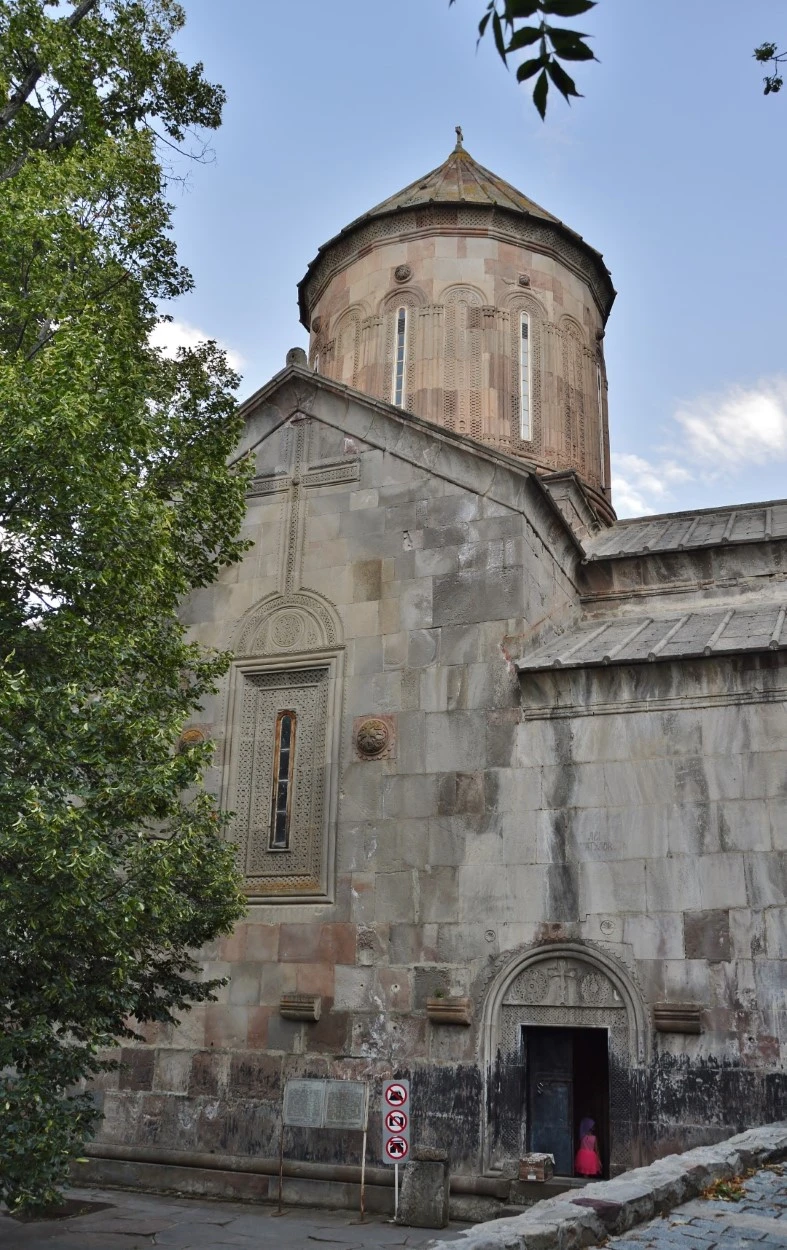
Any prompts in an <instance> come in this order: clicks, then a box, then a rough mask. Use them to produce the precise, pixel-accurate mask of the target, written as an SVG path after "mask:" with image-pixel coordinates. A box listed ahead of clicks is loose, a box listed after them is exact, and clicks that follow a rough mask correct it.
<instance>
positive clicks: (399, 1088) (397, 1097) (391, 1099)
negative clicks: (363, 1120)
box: [385, 1085, 407, 1107]
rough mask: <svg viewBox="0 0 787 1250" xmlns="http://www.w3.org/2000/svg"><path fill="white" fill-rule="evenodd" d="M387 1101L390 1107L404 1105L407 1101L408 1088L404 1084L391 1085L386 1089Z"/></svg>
mask: <svg viewBox="0 0 787 1250" xmlns="http://www.w3.org/2000/svg"><path fill="white" fill-rule="evenodd" d="M385 1101H386V1102H387V1103H388V1106H389V1107H403V1106H404V1104H405V1103H406V1102H407V1090H406V1089H405V1087H404V1085H389V1086H388V1088H387V1089H386V1091H385Z"/></svg>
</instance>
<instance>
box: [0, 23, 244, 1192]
mask: <svg viewBox="0 0 787 1250" xmlns="http://www.w3.org/2000/svg"><path fill="white" fill-rule="evenodd" d="M183 20H184V15H183V11H182V9H181V8H180V6H179V5H178V4H176V3H174V2H173V0H81V2H80V3H76V2H69V3H65V4H62V5H59V4H58V0H0V49H2V51H0V101H1V102H2V107H1V108H0V237H2V240H3V247H2V251H1V252H0V397H1V398H0V404H2V420H1V421H0V647H1V648H2V650H1V651H0V657H2V674H1V675H0V777H1V778H2V780H0V1070H2V1072H3V1075H2V1076H1V1077H0V1197H2V1198H4V1199H5V1200H6V1202H8V1204H9V1206H10V1207H11V1208H12V1209H16V1208H22V1207H25V1206H35V1205H41V1204H45V1203H48V1202H50V1201H52V1200H53V1199H54V1198H55V1196H56V1194H57V1189H58V1186H59V1185H60V1184H61V1183H62V1181H63V1179H64V1178H65V1176H66V1175H67V1169H68V1163H69V1159H70V1157H72V1156H73V1154H74V1152H75V1151H77V1150H78V1149H79V1146H80V1144H81V1142H82V1141H83V1140H84V1138H85V1136H86V1135H88V1134H89V1133H90V1132H91V1130H92V1129H93V1128H94V1126H95V1123H96V1121H97V1111H96V1108H95V1106H94V1104H93V1101H92V1099H91V1097H90V1096H89V1094H88V1093H87V1092H86V1091H85V1088H84V1086H85V1082H86V1081H87V1080H89V1078H90V1077H91V1076H93V1075H95V1074H96V1073H98V1072H100V1071H101V1070H102V1068H104V1067H105V1066H106V1065H107V1063H108V1060H107V1059H106V1057H105V1056H104V1055H103V1054H102V1048H107V1047H111V1046H113V1045H114V1044H115V1043H116V1041H117V1039H120V1038H134V1037H140V1036H141V1034H140V1027H141V1026H143V1025H145V1024H148V1023H151V1022H159V1023H167V1022H170V1023H171V1022H173V1021H174V1020H175V1018H176V1013H178V1012H181V1011H182V1010H184V1009H186V1008H187V1007H188V1005H189V1004H190V1003H192V1002H195V1001H204V1000H206V999H209V998H211V997H213V996H214V991H215V987H216V983H215V982H207V981H203V980H201V979H200V973H199V968H198V965H197V963H196V961H195V959H194V957H193V954H192V952H193V951H194V950H195V949H197V948H198V947H200V946H201V945H202V944H203V943H204V942H205V941H206V940H208V939H209V938H211V937H213V936H215V935H216V934H218V933H221V932H227V931H228V930H229V929H230V928H231V927H232V925H233V923H234V922H235V921H236V919H237V918H238V917H239V916H240V915H241V914H242V911H243V903H242V898H241V895H240V891H239V887H238V880H237V877H236V874H235V869H234V863H233V856H232V852H231V848H230V847H229V846H228V845H227V843H226V841H225V839H224V837H223V828H222V819H223V818H222V816H221V814H220V813H219V812H218V811H217V808H216V805H215V802H214V800H213V799H212V797H211V796H210V795H209V794H207V793H206V792H205V790H204V788H203V785H202V775H203V771H204V768H205V766H206V764H207V762H208V759H209V757H210V754H211V747H210V744H209V743H203V744H197V745H196V746H194V747H193V748H192V749H189V750H180V751H179V750H177V749H176V744H177V742H178V739H179V735H180V732H181V729H182V726H183V724H184V721H185V720H186V719H187V718H188V717H189V716H191V715H192V714H193V712H194V710H195V709H196V708H198V707H199V705H200V702H201V700H202V698H203V697H204V695H205V694H206V692H207V691H209V690H211V689H212V688H213V687H214V686H215V682H216V680H217V678H218V677H219V676H220V674H221V673H222V672H223V671H224V670H225V669H226V666H227V663H228V657H227V656H226V655H221V654H212V653H209V652H206V651H204V650H203V649H201V648H199V647H198V646H196V645H195V644H193V643H189V642H188V641H187V639H186V636H185V633H184V630H183V627H182V626H181V625H180V624H179V623H178V619H177V616H176V609H177V606H178V603H179V602H180V601H181V600H182V598H183V596H185V595H187V594H189V593H190V592H191V591H194V590H195V589H198V588H199V587H202V586H205V585H207V584H208V583H210V582H211V581H213V580H214V579H215V577H216V576H217V573H218V571H219V569H220V568H221V567H222V566H223V565H225V564H226V563H228V562H232V561H234V560H236V559H238V557H239V555H240V553H241V551H242V550H243V548H244V544H243V542H242V541H241V540H240V539H239V538H238V531H239V528H240V524H241V521H242V518H243V515H244V488H245V481H246V477H247V469H246V468H245V467H244V466H243V465H241V466H239V467H236V468H234V469H233V468H229V467H228V462H229V457H230V455H231V452H232V449H233V447H234V445H235V443H236V441H237V438H238V435H239V432H240V423H239V418H238V416H237V411H236V406H235V400H234V394H233V392H234V389H235V387H236V386H237V382H238V379H237V377H236V375H235V374H234V373H233V372H232V371H231V370H230V369H229V367H228V365H227V362H226V359H225V357H224V354H223V353H222V352H221V351H220V350H219V349H218V347H217V346H216V344H215V343H204V344H202V345H201V346H200V347H198V348H196V349H194V350H190V351H181V352H180V353H179V356H178V358H177V359H176V360H169V359H165V358H164V357H163V355H162V354H161V353H160V352H158V351H155V350H153V349H151V347H150V346H149V343H148V337H149V334H150V331H151V328H152V327H153V326H154V325H155V324H156V322H157V320H158V319H159V318H158V314H157V302H158V301H159V300H161V299H165V298H173V297H175V296H177V295H179V294H181V293H183V292H184V291H186V290H187V289H188V288H189V286H190V284H191V279H190V276H189V274H188V273H187V272H186V271H185V270H184V269H183V268H181V267H180V266H179V264H178V261H177V257H176V253H175V248H174V244H173V242H172V240H171V238H170V235H169V229H170V220H171V207H170V205H169V204H168V203H167V200H166V178H165V176H164V173H163V171H162V163H161V159H160V152H161V144H162V143H166V144H174V145H180V144H181V143H182V142H183V141H184V140H185V139H186V137H187V135H188V134H189V133H190V132H191V130H192V128H193V127H208V128H214V127H216V126H217V125H218V124H219V121H220V115H221V105H222V101H223V94H222V92H221V89H220V88H218V87H215V86H212V85H211V84H209V83H207V82H206V81H205V79H204V77H203V72H202V66H201V65H195V66H193V67H189V66H186V65H184V64H182V63H181V62H180V61H179V60H178V58H177V57H176V55H175V53H174V51H173V49H172V46H171V45H172V37H173V35H174V34H175V32H176V31H177V30H178V29H179V28H180V26H181V25H182V24H183Z"/></svg>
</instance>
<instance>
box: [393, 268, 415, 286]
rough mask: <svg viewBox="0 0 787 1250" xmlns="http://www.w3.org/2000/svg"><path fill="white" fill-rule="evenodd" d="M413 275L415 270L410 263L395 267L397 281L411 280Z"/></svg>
mask: <svg viewBox="0 0 787 1250" xmlns="http://www.w3.org/2000/svg"><path fill="white" fill-rule="evenodd" d="M412 276H413V271H412V269H411V268H410V266H409V265H397V266H396V268H395V269H394V277H395V278H396V281H397V282H409V280H410V278H412Z"/></svg>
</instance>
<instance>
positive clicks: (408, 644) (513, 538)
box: [91, 141, 787, 1210]
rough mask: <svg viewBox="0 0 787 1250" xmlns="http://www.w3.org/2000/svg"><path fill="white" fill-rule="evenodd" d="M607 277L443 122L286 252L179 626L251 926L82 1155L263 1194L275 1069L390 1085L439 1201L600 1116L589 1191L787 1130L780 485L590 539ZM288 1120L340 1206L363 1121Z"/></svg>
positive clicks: (118, 1085)
mask: <svg viewBox="0 0 787 1250" xmlns="http://www.w3.org/2000/svg"><path fill="white" fill-rule="evenodd" d="M613 299H614V290H613V288H612V284H611V280H610V277H609V274H608V272H607V270H606V267H605V265H604V262H603V260H602V258H601V256H600V255H599V254H598V253H597V252H595V251H594V250H593V249H592V248H590V247H589V246H588V245H587V244H586V243H585V242H584V241H583V240H582V239H581V238H580V236H578V235H577V234H575V233H574V232H573V231H571V230H570V229H568V228H567V227H566V226H565V225H563V224H562V223H561V222H559V221H557V219H555V218H554V217H552V216H551V215H550V214H548V213H546V212H545V211H544V210H542V209H540V208H539V207H538V206H537V205H535V204H533V203H532V202H531V201H529V200H527V199H526V197H524V196H523V195H521V194H520V193H519V192H517V191H516V190H514V188H512V187H510V186H508V185H507V184H506V183H504V182H502V180H500V179H498V178H497V177H496V176H495V175H493V174H491V173H490V172H489V171H488V170H485V169H483V168H482V167H481V166H479V165H478V164H477V163H476V162H475V161H474V160H473V159H472V158H471V157H470V156H469V155H468V153H466V152H465V151H464V150H463V149H462V147H461V141H460V143H458V144H457V148H456V150H455V151H454V152H453V153H451V155H450V156H449V158H448V160H447V161H446V162H445V163H444V164H443V165H442V166H440V167H439V168H438V169H437V170H435V171H433V172H432V173H431V174H429V175H427V176H426V177H425V178H423V179H420V180H419V181H418V182H416V183H413V184H412V186H411V187H408V188H405V190H404V191H402V192H401V193H399V195H397V196H394V197H393V198H392V199H391V200H389V201H386V202H385V203H384V204H382V205H380V206H378V208H377V209H374V210H372V211H371V212H370V213H367V214H366V215H365V216H364V217H361V218H359V219H358V221H356V222H353V223H352V224H351V225H350V226H348V227H347V228H346V229H345V230H343V231H342V232H341V233H340V234H339V235H338V236H336V237H335V238H334V239H332V240H331V241H330V242H329V243H328V244H326V245H325V246H324V247H323V248H321V249H320V252H319V253H318V255H317V257H316V258H315V260H314V261H313V262H312V264H311V265H310V266H309V269H308V272H307V274H306V277H305V278H304V280H303V282H302V283H301V286H300V303H301V315H302V319H303V321H304V324H305V325H306V326H307V328H308V329H309V331H310V349H309V359H308V362H307V358H306V357H305V356H304V354H303V353H302V352H299V351H294V352H292V353H290V357H289V358H288V363H287V366H286V368H285V369H284V370H283V371H282V372H281V373H279V374H277V375H276V376H275V377H274V378H273V379H272V380H271V381H270V382H269V383H268V384H267V385H266V386H264V387H263V388H262V389H261V390H260V391H259V392H258V393H257V394H256V395H254V396H252V398H251V399H249V400H248V401H247V402H246V404H245V405H244V412H245V415H246V434H245V438H244V442H243V445H242V447H241V449H240V450H241V453H242V454H249V455H252V456H254V457H255V460H256V475H255V477H254V480H253V482H252V483H251V486H250V490H249V501H248V514H247V519H246V527H245V532H246V535H247V536H248V537H249V538H250V539H251V541H252V546H251V547H250V549H249V551H248V552H247V554H246V556H245V558H244V559H243V561H242V562H241V563H240V564H238V565H236V566H235V567H233V568H231V569H229V570H227V571H226V573H225V575H224V576H223V577H222V579H221V580H220V582H219V583H218V584H217V585H215V586H212V587H209V588H207V589H205V590H202V591H200V592H198V593H197V594H195V595H194V596H193V597H192V598H191V599H190V600H189V602H188V603H187V604H186V605H185V608H184V613H185V619H186V620H187V621H188V623H189V624H190V625H191V626H192V628H193V634H194V637H195V638H198V639H199V640H200V641H201V642H203V643H205V644H206V645H210V646H218V647H222V648H228V649H230V650H232V652H233V654H234V661H233V664H232V668H231V671H230V674H229V676H228V677H227V679H226V682H225V684H224V686H223V688H222V689H221V691H220V692H219V694H218V695H217V697H216V698H215V700H214V701H213V702H212V703H210V704H209V705H206V706H205V707H204V709H203V711H202V713H201V717H200V720H199V723H198V724H196V725H195V726H193V727H192V732H199V733H202V734H204V735H205V736H209V737H210V738H212V739H213V740H214V741H215V743H216V756H215V767H214V768H213V770H212V772H211V774H210V777H209V784H210V785H211V786H212V787H213V788H214V789H215V791H216V792H217V794H219V795H220V797H221V802H222V805H223V806H224V807H226V808H228V809H230V810H231V811H232V812H233V813H234V817H233V825H232V837H233V839H234V841H235V842H236V844H237V847H238V861H239V866H240V868H241V871H242V872H243V875H244V879H245V883H246V892H247V895H248V900H249V909H248V914H247V916H246V918H245V920H244V921H243V922H242V923H241V924H239V925H238V927H237V929H236V930H235V932H234V933H233V934H232V935H231V936H230V937H228V938H227V939H225V940H223V941H220V942H218V943H216V945H215V948H213V949H211V950H209V951H206V952H205V963H206V973H207V974H208V975H211V976H226V977H227V985H226V987H225V988H224V989H223V990H222V991H221V992H220V996H219V1001H218V1002H216V1003H215V1004H208V1005H202V1006H197V1007H195V1008H194V1009H193V1010H192V1011H191V1012H190V1013H188V1014H186V1015H185V1016H184V1018H183V1021H182V1025H181V1027H180V1028H179V1029H177V1030H169V1029H161V1030H158V1031H150V1033H149V1036H148V1044H147V1045H145V1046H140V1047H138V1048H134V1049H129V1050H127V1051H125V1052H124V1053H123V1064H122V1066H121V1069H120V1072H119V1073H118V1074H116V1075H115V1076H114V1077H112V1078H110V1079H109V1080H107V1082H106V1085H105V1088H104V1089H103V1090H102V1091H101V1093H100V1097H101V1098H102V1099H103V1105H104V1111H105V1120H104V1123H103V1127H102V1129H101V1132H100V1135H99V1138H98V1139H97V1141H96V1143H94V1144H93V1146H92V1147H91V1153H92V1155H93V1161H92V1164H91V1167H92V1169H93V1172H94V1174H98V1175H101V1176H103V1177H104V1178H105V1179H107V1178H109V1179H112V1178H116V1179H117V1178H118V1177H120V1178H121V1179H122V1178H125V1179H128V1178H129V1177H131V1176H132V1175H136V1177H137V1179H138V1180H141V1181H143V1182H144V1183H150V1184H163V1183H167V1184H172V1185H175V1186H178V1187H180V1188H183V1189H186V1190H188V1189H192V1190H194V1189H199V1190H202V1191H203V1192H218V1193H246V1194H257V1195H261V1196H264V1194H265V1193H266V1192H267V1188H268V1186H269V1184H270V1185H271V1186H273V1184H274V1182H273V1181H272V1180H271V1179H270V1177H271V1175H272V1174H273V1173H275V1171H276V1168H277V1162H276V1161H277V1158H278V1151H279V1132H280V1117H281V1100H282V1093H283V1088H284V1083H285V1081H286V1080H287V1079H288V1078H289V1077H334V1078H340V1079H341V1078H350V1077H352V1078H354V1079H358V1080H366V1081H368V1082H369V1083H370V1085H371V1087H372V1089H373V1091H379V1084H380V1082H381V1081H382V1080H383V1079H384V1078H387V1077H389V1076H391V1075H396V1076H409V1078H410V1079H411V1081H412V1088H413V1107H414V1120H413V1139H414V1141H415V1142H417V1143H420V1144H422V1145H426V1146H434V1147H440V1148H442V1149H444V1150H447V1151H448V1152H449V1156H450V1168H451V1174H452V1187H453V1192H454V1195H455V1198H456V1202H457V1203H458V1204H459V1205H458V1207H457V1210H461V1198H462V1195H465V1196H470V1195H474V1196H475V1197H476V1198H478V1199H479V1200H480V1199H482V1198H485V1199H488V1200H489V1202H490V1203H491V1202H492V1201H493V1200H494V1201H496V1202H499V1201H504V1200H505V1199H506V1198H507V1197H508V1196H509V1190H510V1178H511V1175H512V1172H513V1167H514V1164H515V1161H516V1160H517V1159H518V1158H519V1156H520V1155H521V1154H522V1152H523V1151H525V1150H527V1149H552V1150H553V1152H555V1153H556V1163H557V1165H558V1166H557V1170H558V1171H559V1172H562V1173H564V1174H570V1173H571V1170H572V1161H573V1151H574V1150H575V1148H576V1130H577V1125H578V1123H579V1120H580V1118H582V1117H583V1116H585V1115H591V1116H593V1117H594V1118H595V1120H596V1122H597V1125H598V1132H599V1138H600V1143H601V1150H602V1157H603V1163H604V1168H605V1172H606V1174H608V1175H609V1174H615V1173H617V1172H619V1171H621V1170H624V1169H626V1168H630V1167H632V1166H636V1165H638V1164H640V1163H644V1162H648V1161H650V1160H651V1159H653V1158H654V1157H657V1156H658V1155H660V1154H664V1153H667V1152H669V1151H672V1150H675V1149H683V1148H686V1147H688V1146H691V1145H696V1144H699V1143H702V1142H707V1141H710V1140H715V1139H719V1138H721V1137H723V1136H725V1135H727V1134H729V1133H732V1132H734V1131H737V1130H739V1129H741V1128H743V1127H745V1126H747V1125H750V1124H754V1123H760V1122H764V1121H768V1120H772V1119H776V1118H779V1117H780V1116H784V1115H785V1113H786V1112H787V1105H786V1103H787V1099H786V1097H785V1094H786V1091H787V1078H785V1074H784V1056H785V1038H787V995H786V994H785V988H786V986H787V981H786V980H785V963H784V959H785V954H786V948H787V897H786V895H785V890H786V887H787V882H786V878H785V852H786V851H787V821H786V820H785V798H786V796H787V714H786V710H787V649H786V648H787V623H786V622H785V605H787V502H775V503H764V504H752V505H746V506H742V507H737V508H720V509H714V510H711V511H707V510H706V511H701V512H692V513H673V514H670V515H664V516H660V517H647V518H642V519H639V520H626V521H623V522H618V521H616V520H615V514H614V511H613V508H612V500H611V495H610V486H609V480H610V479H609V444H608V435H607V412H606V374H605V368H604V358H603V337H604V326H605V323H606V320H607V317H608V315H609V311H610V308H611V305H612V301H613ZM377 1104H378V1099H377V1096H376V1093H375V1095H374V1096H373V1099H372V1118H371V1122H370V1138H369V1147H368V1154H367V1158H368V1162H369V1165H370V1167H371V1172H370V1178H371V1181H372V1191H374V1189H375V1186H377V1187H378V1188H379V1192H380V1194H382V1195H383V1197H379V1199H378V1201H379V1203H380V1205H382V1206H384V1205H385V1203H386V1202H387V1201H388V1200H389V1198H388V1195H389V1193H390V1191H389V1190H387V1189H385V1188H384V1181H385V1180H386V1177H387V1176H388V1173H386V1176H385V1177H384V1176H383V1175H382V1173H381V1171H380V1170H379V1164H380V1159H379V1116H378V1114H377ZM289 1132H290V1134H291V1135H290V1136H289V1137H288V1143H287V1158H288V1160H289V1161H291V1163H292V1166H289V1165H288V1177H289V1180H288V1182H287V1183H288V1185H289V1190H288V1191H287V1192H288V1193H289V1196H290V1198H291V1199H296V1198H301V1199H302V1200H305V1201H309V1200H312V1201H332V1202H337V1203H339V1202H343V1201H346V1202H347V1203H348V1204H350V1203H352V1202H354V1201H355V1197H354V1195H355V1193H356V1190H355V1189H354V1188H353V1186H352V1185H351V1184H350V1182H354V1181H355V1180H356V1179H357V1171H358V1169H357V1164H358V1163H359V1162H360V1155H359V1146H358V1145H356V1144H353V1143H354V1139H353V1141H349V1140H348V1138H347V1136H346V1135H345V1137H344V1138H341V1137H337V1135H336V1134H335V1133H334V1134H332V1133H331V1131H329V1130H326V1131H324V1132H322V1133H319V1132H309V1131H306V1130H290V1131H289ZM375 1165H376V1166H375ZM134 1169H136V1172H134ZM163 1176H166V1177H167V1178H169V1179H168V1180H166V1181H162V1180H161V1177H163ZM222 1178H223V1179H222ZM520 1196H521V1195H520ZM474 1209H476V1208H474Z"/></svg>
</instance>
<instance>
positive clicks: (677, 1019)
mask: <svg viewBox="0 0 787 1250" xmlns="http://www.w3.org/2000/svg"><path fill="white" fill-rule="evenodd" d="M653 1022H654V1024H655V1025H656V1032H657V1033H701V1032H702V1020H701V1017H700V1008H699V1007H698V1005H697V1004H696V1003H656V1004H655V1006H654V1008H653Z"/></svg>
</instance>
